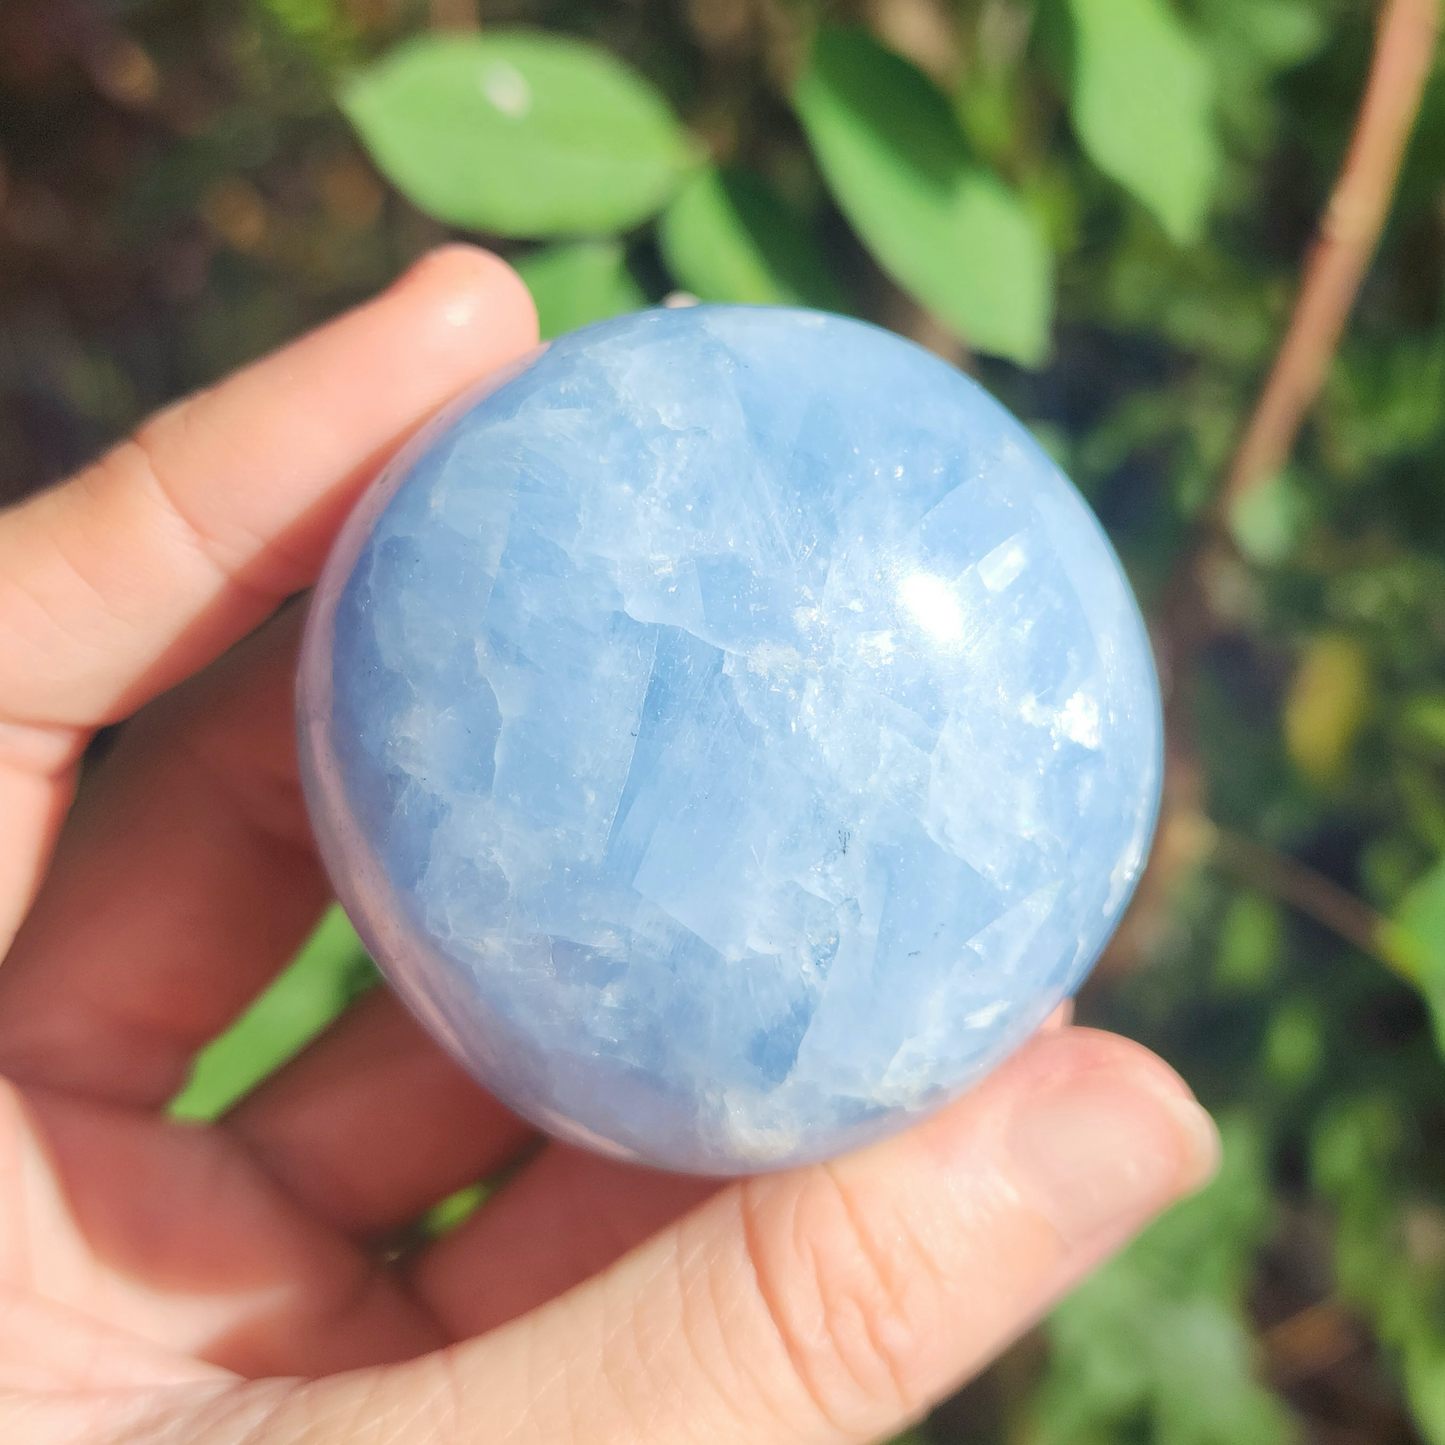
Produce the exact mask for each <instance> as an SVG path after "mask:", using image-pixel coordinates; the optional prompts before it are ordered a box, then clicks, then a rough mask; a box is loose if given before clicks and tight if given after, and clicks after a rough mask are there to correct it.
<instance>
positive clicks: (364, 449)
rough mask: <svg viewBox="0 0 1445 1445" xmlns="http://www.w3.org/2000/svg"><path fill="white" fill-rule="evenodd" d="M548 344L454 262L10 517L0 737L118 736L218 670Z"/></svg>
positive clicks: (512, 292)
mask: <svg viewBox="0 0 1445 1445" xmlns="http://www.w3.org/2000/svg"><path fill="white" fill-rule="evenodd" d="M536 338H537V328H536V314H535V312H534V310H533V307H532V302H531V298H530V297H529V296H528V294H527V291H526V288H525V287H524V286H523V285H522V282H521V281H520V280H519V279H518V278H517V276H516V275H515V273H514V272H512V271H511V269H510V268H509V267H507V266H506V265H505V263H503V262H502V261H500V260H498V259H497V258H496V257H495V256H492V255H490V254H488V253H487V252H485V251H480V250H477V249H475V248H472V247H467V246H450V247H446V248H444V249H443V250H441V251H437V252H433V253H432V254H431V255H430V256H428V257H426V258H425V259H423V260H422V261H421V262H420V263H419V264H418V265H417V266H415V267H414V268H413V269H412V270H411V271H410V272H408V273H407V275H406V276H404V277H403V278H402V279H401V281H400V282H398V283H397V284H396V285H394V286H393V287H392V288H391V289H390V290H388V291H386V292H385V293H383V294H382V295H381V296H380V297H378V298H377V299H376V300H374V301H372V302H370V303H369V304H368V305H365V306H363V307H361V308H359V309H358V310H355V311H352V312H350V313H349V314H347V315H345V316H343V317H341V318H340V319H339V320H337V321H333V322H332V323H330V324H329V325H327V326H324V327H322V328H321V329H320V330H319V331H316V332H313V333H312V334H311V335H309V336H307V337H304V338H303V339H302V340H300V341H298V342H295V343H294V344H292V345H291V346H289V347H287V348H286V349H285V350H283V351H280V352H277V353H276V354H275V355H273V356H270V357H267V358H266V359H265V360H263V361H260V362H257V363H255V364H254V365H252V366H250V367H248V368H247V369H246V370H244V371H241V372H239V373H237V374H236V375H235V376H233V377H231V378H230V379H229V380H227V381H225V382H223V383H222V384H221V385H220V386H218V387H216V388H215V389H214V390H212V391H208V392H203V393H201V394H200V395H198V396H194V397H191V398H189V399H188V400H186V401H182V402H180V403H179V404H177V405H176V406H173V407H171V408H170V409H168V410H166V411H164V412H162V413H161V414H160V415H159V416H157V417H155V418H154V419H152V420H151V421H150V422H148V423H146V424H145V425H144V426H143V427H141V429H140V430H139V431H138V432H136V434H135V436H134V437H133V438H132V440H130V441H128V442H125V443H123V444H122V445H120V446H118V447H116V448H115V449H114V450H113V451H111V452H110V453H108V454H107V455H106V456H104V457H102V458H101V459H100V460H99V461H98V462H96V463H94V464H93V465H92V466H90V467H88V468H87V469H86V470H85V471H83V472H81V473H80V474H79V475H78V476H76V477H74V478H72V479H71V480H70V481H68V482H66V483H64V484H63V485H61V486H59V487H56V488H54V489H52V490H51V491H48V492H45V493H42V494H41V495H39V496H37V497H35V498H33V499H31V500H30V501H29V502H26V503H24V504H22V505H21V506H19V507H17V508H15V509H13V510H12V511H11V512H10V513H9V514H8V515H5V516H0V677H3V678H4V679H5V680H6V681H5V689H4V694H3V702H0V725H4V724H7V723H8V724H12V725H14V724H22V725H28V726H36V727H47V728H55V727H57V726H59V727H68V728H89V727H93V726H95V725H98V724H101V723H105V722H110V721H113V720H114V719H116V718H119V717H124V716H126V715H127V714H129V713H130V712H133V711H134V710H135V708H136V707H137V706H138V705H139V704H140V703H142V702H144V701H145V700H146V699H147V698H149V697H152V696H154V695H155V694H156V693H158V692H161V691H163V690H164V689H165V688H167V687H169V686H171V685H172V684H173V683H175V682H178V681H179V680H180V679H181V678H182V677H185V676H186V675H188V674H189V673H191V672H194V671H195V670H196V669H197V668H199V667H200V666H201V665H203V664H204V663H206V662H208V661H209V660H210V659H211V658H213V657H215V656H216V655H217V654H219V653H220V652H222V651H223V650H224V649H225V648H226V647H227V646H228V645H229V644H230V643H232V642H234V641H235V640H236V639H237V638H239V637H241V636H243V635H244V634H245V633H246V632H248V631H250V630H251V628H253V627H255V626H256V625H257V624H258V623H259V622H260V621H261V620H262V619H263V618H264V617H266V616H267V615H268V614H269V613H270V612H271V611H273V610H274V608H275V607H276V606H277V604H278V603H279V602H280V601H281V600H282V599H283V598H285V597H286V596H288V595H289V594H291V593H293V592H296V591H299V590H300V589H301V588H303V587H306V586H308V585H309V584H310V583H311V581H312V580H313V579H314V577H315V574H316V571H317V569H318V567H319V566H320V563H321V560H322V558H323V556H324V554H325V551H326V548H327V546H328V544H329V543H330V540H331V538H332V536H333V535H334V534H335V531H336V529H337V527H338V526H339V525H340V522H341V519H342V518H343V517H344V516H345V514H346V511H347V509H348V507H349V506H350V504H351V503H352V501H353V500H354V499H355V496H356V493H357V491H358V490H359V488H360V487H361V486H362V484H363V483H364V482H365V481H366V480H367V479H368V478H369V477H370V476H371V474H372V473H373V472H374V471H375V469H376V467H377V464H378V462H379V461H380V460H381V459H382V458H383V457H384V456H385V455H386V454H387V453H388V452H389V451H391V450H392V449H393V448H394V447H395V446H396V445H397V443H398V442H399V440H400V439H401V438H402V437H403V436H405V435H406V433H407V432H409V431H411V430H412V429H413V428H414V427H415V426H416V425H417V424H418V423H419V422H420V421H421V420H422V419H423V418H425V417H426V416H427V415H428V414H429V413H431V412H432V411H434V410H435V409H436V408H437V407H439V406H440V405H441V404H442V403H443V402H445V401H447V400H448V399H449V398H451V397H452V396H453V395H455V394H456V393H457V392H458V391H460V390H461V389H462V388H463V387H464V386H466V385H467V384H468V383H469V382H471V381H473V380H475V379H476V378H478V377H480V376H483V375H485V374H486V373H487V372H489V371H491V370H493V369H495V368H496V367H497V366H500V365H501V364H503V363H504V362H506V361H509V360H511V359H512V358H514V357H516V356H518V355H519V354H521V353H522V352H524V351H526V350H527V348H528V347H530V346H532V345H534V344H535V342H536Z"/></svg>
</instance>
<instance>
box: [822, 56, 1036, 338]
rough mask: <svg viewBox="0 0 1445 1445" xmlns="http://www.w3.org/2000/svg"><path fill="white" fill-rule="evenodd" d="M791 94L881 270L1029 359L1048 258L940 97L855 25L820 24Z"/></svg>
mask: <svg viewBox="0 0 1445 1445" xmlns="http://www.w3.org/2000/svg"><path fill="white" fill-rule="evenodd" d="M793 102H794V104H795V106H796V107H797V111H798V115H799V116H800V118H801V119H802V122H803V127H804V129H805V130H806V131H807V134H808V139H809V141H810V142H811V144H812V147H813V151H814V153H815V155H816V156H817V159H818V163H819V165H820V166H821V167H822V171H823V174H824V176H825V178H826V179H827V182H828V185H829V186H830V187H831V189H832V191H833V194H834V195H835V196H836V198H837V200H838V204H839V205H840V206H841V207H842V208H843V210H844V212H845V213H846V214H847V216H848V219H849V220H850V221H851V222H852V223H853V226H854V227H855V229H856V230H857V232H858V234H859V235H860V236H861V237H862V238H863V240H864V241H865V242H866V243H867V245H868V246H869V248H870V249H871V250H872V251H873V252H874V254H875V255H876V257H877V259H878V261H879V263H880V264H881V265H882V266H883V268H884V270H886V271H888V272H889V273H890V274H891V275H892V276H893V278H894V279H895V280H896V281H898V282H899V284H900V285H902V286H904V287H905V288H906V289H907V290H909V291H911V292H912V293H913V295H914V296H916V297H917V298H918V300H919V301H920V302H921V303H922V304H923V305H924V306H926V307H927V308H928V309H929V310H930V311H932V312H933V313H934V314H935V315H936V316H938V318H939V319H940V320H941V321H943V322H944V324H945V325H947V326H949V327H951V328H952V329H953V330H955V331H956V332H957V333H958V334H959V336H961V337H962V338H963V340H964V341H966V342H967V343H968V344H969V345H970V346H973V347H976V348H977V349H978V350H980V351H986V352H992V353H994V354H996V355H999V356H1006V357H1008V358H1010V359H1011V360H1013V361H1017V362H1019V363H1020V364H1022V365H1025V366H1034V365H1037V364H1038V363H1039V362H1041V361H1042V360H1043V359H1044V356H1045V354H1046V353H1047V351H1048V347H1049V323H1050V317H1051V314H1052V310H1053V262H1052V258H1051V257H1050V254H1049V250H1048V246H1047V245H1046V243H1045V240H1044V237H1043V232H1042V228H1041V226H1040V224H1039V222H1038V220H1037V218H1036V217H1035V216H1034V214H1033V213H1032V212H1031V211H1030V210H1029V209H1028V207H1027V206H1025V205H1024V203H1023V202H1022V201H1021V200H1020V199H1019V197H1018V196H1017V195H1016V194H1015V193H1014V192H1013V191H1011V190H1010V189H1009V188H1008V187H1007V186H1005V185H1004V184H1003V183H1002V182H1001V181H1000V180H999V179H998V178H997V177H996V176H994V175H993V174H992V173H991V172H990V171H987V170H985V169H984V168H983V167H981V166H979V165H977V164H975V163H974V162H973V161H972V160H971V159H970V156H969V154H968V149H967V146H966V145H965V143H964V140H963V135H962V133H961V132H960V130H959V128H958V122H957V120H956V118H955V117H954V114H953V112H952V110H951V108H950V107H949V104H948V101H947V100H946V99H945V98H944V96H943V95H942V93H941V92H940V91H939V90H938V89H937V87H936V86H934V84H933V82H932V81H930V80H929V79H928V78H927V76H925V75H924V74H923V72H922V71H920V70H918V69H916V68H915V67H914V66H912V65H910V64H909V63H908V62H907V61H906V60H903V59H901V58H900V57H898V56H897V55H894V54H893V53H892V52H891V51H888V50H885V49H884V48H883V47H882V46H881V45H879V44H878V42H877V41H875V40H873V39H872V38H871V37H870V36H869V35H867V34H866V33H865V32H863V31H861V30H851V29H824V30H822V31H821V32H820V33H819V35H818V37H817V40H816V42H815V44H814V46H813V52H812V56H811V58H810V63H809V65H808V67H807V68H806V70H805V71H804V73H803V75H802V76H801V78H800V79H799V81H798V83H797V86H796V88H795V90H794V93H793Z"/></svg>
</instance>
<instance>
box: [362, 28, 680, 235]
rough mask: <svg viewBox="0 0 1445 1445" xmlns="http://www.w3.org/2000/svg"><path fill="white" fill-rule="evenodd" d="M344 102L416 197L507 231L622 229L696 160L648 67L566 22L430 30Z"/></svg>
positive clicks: (427, 207) (651, 208)
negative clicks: (573, 34)
mask: <svg viewBox="0 0 1445 1445" xmlns="http://www.w3.org/2000/svg"><path fill="white" fill-rule="evenodd" d="M341 104H342V108H343V109H344V110H345V111H346V114H347V116H348V117H349V118H350V120H351V123H352V124H353V125H354V126H355V127H356V129H357V131H358V132H359V133H360V135H361V139H362V141H363V142H364V143H365V145H366V148H367V150H368V151H369V152H370V153H371V156H372V159H373V160H374V161H375V162H376V164H377V165H378V166H379V167H380V168H381V170H382V171H383V172H384V173H385V174H386V176H387V177H388V179H390V180H391V181H392V182H393V183H394V184H395V185H396V186H397V188H398V189H399V190H400V191H401V192H402V193H403V194H404V195H405V196H406V197H407V198H408V199H409V200H411V201H412V202H413V203H414V204H415V205H417V206H419V207H420V208H421V209H422V210H423V211H425V212H427V213H428V214H429V215H432V216H435V217H436V218H437V219H438V220H441V221H445V222H447V223H448V224H450V225H454V226H464V227H468V228H470V229H472V230H477V231H488V232H491V233H493V234H495V235H499V236H557V235H567V234H578V233H581V234H587V233H591V234H606V233H610V232H613V231H621V230H626V229H628V228H629V227H632V226H635V225H638V224H639V223H640V222H642V221H645V220H646V219H647V218H648V217H649V216H652V215H655V214H656V213H657V212H658V211H660V210H661V209H662V207H663V206H665V205H666V204H667V202H668V201H669V200H670V199H671V197H672V195H673V193H674V192H675V191H676V190H677V188H678V186H679V185H681V183H682V181H683V179H684V178H685V177H686V175H687V173H688V171H689V170H690V169H691V168H692V167H693V166H694V165H695V164H696V163H697V160H698V156H697V150H696V146H695V145H694V143H693V142H691V141H690V140H689V139H688V137H687V135H686V133H685V132H684V131H683V130H682V128H681V127H680V126H679V125H678V123H677V121H676V119H675V118H674V117H673V115H672V113H671V111H670V110H669V109H668V106H667V103H666V102H665V101H664V100H663V99H662V97H661V96H660V95H659V94H658V93H657V92H656V91H655V90H654V89H653V88H652V87H651V86H650V85H649V84H648V83H647V82H646V81H645V80H643V79H642V78H641V77H640V76H639V75H637V74H635V73H634V72H633V71H632V70H630V69H628V67H626V66H625V65H623V64H622V63H621V62H620V61H618V60H616V59H614V58H613V57H612V56H610V55H608V54H607V53H606V51H603V50H600V49H598V48H597V47H596V46H593V45H588V44H585V43H583V42H582V41H578V40H571V39H567V38H565V37H563V36H559V35H543V34H538V33H532V32H526V31H514V32H505V31H504V32H494V33H490V34H487V35H440V34H438V35H428V36H423V37H421V38H419V39H416V40H412V41H410V42H408V43H407V44H405V45H403V46H400V47H398V48H397V49H396V50H393V51H392V52H391V53H390V54H389V55H387V56H386V58H385V59H383V60H382V61H380V62H379V63H378V64H376V65H374V66H371V67H370V68H368V69H366V70H364V71H362V72H360V73H359V74H358V75H356V76H354V77H353V78H352V79H351V80H350V81H349V82H348V83H347V84H346V86H345V87H344V88H343V90H342V93H341Z"/></svg>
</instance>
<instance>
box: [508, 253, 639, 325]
mask: <svg viewBox="0 0 1445 1445" xmlns="http://www.w3.org/2000/svg"><path fill="white" fill-rule="evenodd" d="M517 274H518V275H519V276H521V278H522V280H523V281H525V282H526V283H527V289H528V290H529V291H531V293H532V300H533V301H534V302H535V303H536V305H537V321H538V324H539V325H540V327H541V330H542V338H543V340H549V339H550V338H552V337H554V336H561V335H562V334H563V333H564V332H567V331H575V330H576V329H577V328H578V327H579V326H590V325H591V324H592V322H594V321H605V320H607V318H608V317H609V316H620V315H622V313H623V312H624V311H637V310H639V309H640V308H641V307H643V306H646V305H647V297H645V296H644V295H643V294H642V292H641V291H640V290H639V289H638V285H637V282H636V281H634V280H633V279H632V275H631V273H630V272H629V271H628V269H627V265H626V256H625V253H624V252H623V249H622V246H621V244H620V243H619V242H617V241H573V242H570V243H567V244H565V245H560V246H548V247H547V248H546V249H545V250H542V251H534V252H533V253H532V254H531V255H530V256H526V257H524V258H523V259H522V260H520V261H518V262H517Z"/></svg>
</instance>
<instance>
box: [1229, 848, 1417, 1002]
mask: <svg viewBox="0 0 1445 1445" xmlns="http://www.w3.org/2000/svg"><path fill="white" fill-rule="evenodd" d="M1211 861H1212V862H1213V863H1214V865H1215V867H1217V868H1218V869H1220V871H1221V872H1224V873H1228V874H1229V875H1230V876H1231V877H1233V878H1235V879H1237V880H1238V881H1239V882H1240V883H1243V884H1245V885H1246V886H1248V887H1250V888H1254V889H1256V890H1258V891H1259V892H1261V893H1268V894H1270V895H1271V896H1272V897H1274V898H1278V899H1279V900H1280V901H1281V902H1282V903H1288V904H1290V905H1291V906H1292V907H1294V908H1297V909H1298V910H1299V911H1300V912H1301V913H1303V914H1304V915H1305V917H1306V918H1311V919H1313V920H1314V921H1315V922H1316V923H1318V924H1320V925H1321V927H1323V928H1327V929H1329V930H1330V932H1331V933H1333V934H1335V935H1337V936H1338V937H1340V938H1343V939H1344V940H1345V942H1346V943H1350V944H1353V945H1354V946H1355V947H1356V948H1358V949H1359V950H1360V951H1361V952H1362V953H1367V954H1369V956H1370V957H1371V958H1375V959H1378V960H1379V961H1380V962H1381V963H1383V964H1384V965H1385V967H1386V968H1388V969H1390V970H1391V972H1393V973H1396V974H1398V975H1399V976H1400V977H1401V978H1403V979H1404V980H1405V981H1406V982H1407V983H1411V984H1414V983H1417V982H1418V976H1417V973H1416V970H1415V968H1414V967H1413V960H1412V958H1411V949H1410V947H1409V940H1408V939H1406V938H1405V937H1404V936H1403V933H1402V930H1401V929H1399V927H1398V926H1397V925H1396V924H1394V923H1392V922H1391V921H1390V919H1388V918H1386V917H1385V915H1384V914H1382V913H1379V912H1377V911H1376V910H1375V909H1373V908H1371V907H1370V905H1369V904H1368V903H1365V902H1363V901H1361V900H1360V899H1358V898H1356V897H1355V895H1354V894H1353V893H1351V892H1349V890H1348V889H1345V888H1341V887H1340V885H1339V884H1338V883H1336V882H1334V881H1333V880H1332V879H1329V878H1326V877H1325V876H1324V874H1322V873H1317V872H1316V871H1315V870H1314V869H1313V868H1310V867H1308V866H1307V865H1306V864H1304V863H1301V862H1300V861H1299V860H1298V859H1296V858H1290V857H1288V856H1287V855H1285V854H1283V853H1279V852H1276V851H1275V849H1273V848H1270V847H1267V846H1266V845H1265V844H1263V843H1258V842H1256V841H1255V840H1254V839H1253V838H1248V837H1246V836H1245V835H1244V834H1243V833H1235V832H1232V831H1231V830H1229V829H1227V828H1219V827H1216V828H1215V829H1214V835H1213V847H1212V850H1211Z"/></svg>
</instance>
